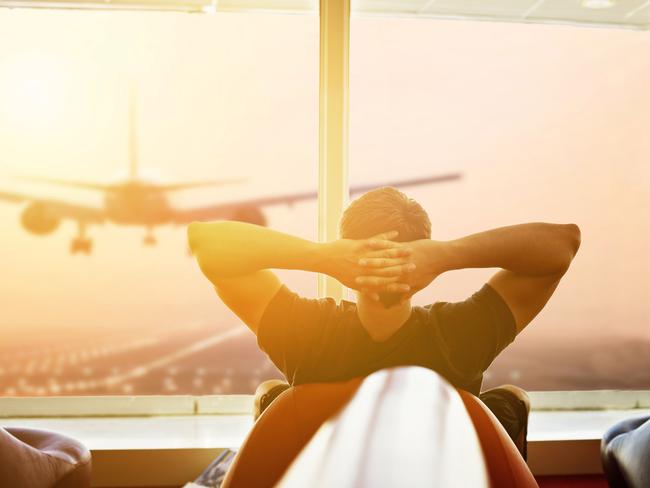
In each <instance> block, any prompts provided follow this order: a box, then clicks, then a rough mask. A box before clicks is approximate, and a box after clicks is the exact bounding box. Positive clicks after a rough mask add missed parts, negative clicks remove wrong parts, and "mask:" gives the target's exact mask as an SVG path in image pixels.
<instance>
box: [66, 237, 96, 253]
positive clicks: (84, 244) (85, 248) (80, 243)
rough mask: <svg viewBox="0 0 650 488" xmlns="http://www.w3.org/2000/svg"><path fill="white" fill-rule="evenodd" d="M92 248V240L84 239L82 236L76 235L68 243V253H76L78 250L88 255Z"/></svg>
mask: <svg viewBox="0 0 650 488" xmlns="http://www.w3.org/2000/svg"><path fill="white" fill-rule="evenodd" d="M92 250H93V241H92V240H91V239H86V238H84V237H77V238H76V239H72V242H71V243H70V254H76V253H78V252H80V253H84V254H86V255H89V254H90V253H91V251H92Z"/></svg>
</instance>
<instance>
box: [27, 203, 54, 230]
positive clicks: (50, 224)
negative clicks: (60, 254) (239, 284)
mask: <svg viewBox="0 0 650 488" xmlns="http://www.w3.org/2000/svg"><path fill="white" fill-rule="evenodd" d="M20 220H21V223H22V224H23V227H24V228H25V229H27V230H28V231H29V232H31V233H32V234H37V235H45V234H50V233H52V232H54V231H55V230H56V229H57V227H59V224H60V223H61V219H59V218H58V217H57V216H55V215H53V214H52V212H51V211H50V209H49V208H48V206H47V205H46V204H44V203H39V202H34V203H30V204H29V206H28V207H27V208H26V209H25V210H24V211H23V214H22V216H21V218H20Z"/></svg>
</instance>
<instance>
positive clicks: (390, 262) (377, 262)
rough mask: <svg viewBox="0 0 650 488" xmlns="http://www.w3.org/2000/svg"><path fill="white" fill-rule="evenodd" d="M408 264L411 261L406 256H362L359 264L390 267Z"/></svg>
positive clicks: (368, 266) (370, 266)
mask: <svg viewBox="0 0 650 488" xmlns="http://www.w3.org/2000/svg"><path fill="white" fill-rule="evenodd" d="M408 264H411V263H409V262H408V260H407V259H406V258H361V259H359V266H365V267H367V268H388V267H394V266H401V265H405V266H406V265H408ZM413 269H415V268H413ZM411 271H413V270H411ZM373 274H374V273H373Z"/></svg>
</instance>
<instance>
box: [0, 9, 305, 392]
mask: <svg viewBox="0 0 650 488" xmlns="http://www.w3.org/2000/svg"><path fill="white" fill-rule="evenodd" d="M234 3H236V2H231V6H232V5H234ZM307 3H309V2H303V4H307ZM314 9H316V10H317V2H314ZM0 32H2V42H1V43H0V222H1V224H0V225H1V227H2V239H0V303H1V306H0V308H1V309H2V312H1V313H0V396H40V395H104V394H109V395H122V394H127V395H149V394H192V395H200V394H228V393H252V392H253V391H254V389H255V388H256V387H257V385H258V384H259V383H260V382H261V381H263V380H265V379H268V378H273V377H276V376H278V374H279V373H278V372H277V371H276V370H275V368H274V366H273V365H272V364H271V363H270V361H268V360H267V358H266V356H265V355H264V354H262V353H261V352H259V351H258V349H257V344H256V341H255V337H254V336H253V335H252V334H251V333H250V332H249V331H248V330H247V328H246V327H244V326H243V325H242V324H241V322H240V321H239V320H238V319H237V317H236V316H234V315H233V314H232V313H231V312H230V311H229V310H228V309H227V308H226V307H225V306H224V305H223V304H222V303H221V301H220V300H219V299H218V297H217V296H216V295H215V293H214V290H213V289H212V287H211V286H210V285H209V283H208V282H207V280H205V278H204V277H203V276H202V275H201V273H200V271H199V269H198V267H197V266H196V264H195V262H194V260H193V258H192V257H191V256H190V255H189V254H188V248H187V243H186V230H185V227H186V225H187V223H188V222H191V221H193V220H214V219H236V220H242V221H246V222H253V223H258V224H265V223H268V225H272V226H273V227H274V228H278V229H280V230H285V231H288V232H292V233H294V234H298V235H301V236H303V237H305V238H309V239H316V229H317V203H316V199H315V196H316V189H317V186H318V181H317V171H318V161H317V156H318V112H317V110H318V16H317V15H284V14H281V13H276V14H273V15H271V14H260V13H245V12H227V13H223V12H216V13H214V14H211V15H188V14H186V13H175V12H125V11H71V10H9V9H0ZM283 277H284V279H285V281H286V282H287V284H288V285H289V286H290V287H291V288H292V289H294V290H296V291H297V292H300V293H302V294H305V295H310V296H315V295H316V286H317V285H316V281H317V280H316V276H314V275H312V276H309V275H302V274H298V273H288V272H287V273H283Z"/></svg>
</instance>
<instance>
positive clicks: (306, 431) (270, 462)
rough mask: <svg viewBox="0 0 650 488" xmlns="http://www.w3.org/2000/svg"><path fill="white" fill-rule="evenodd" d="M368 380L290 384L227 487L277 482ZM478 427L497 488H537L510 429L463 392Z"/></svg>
mask: <svg viewBox="0 0 650 488" xmlns="http://www.w3.org/2000/svg"><path fill="white" fill-rule="evenodd" d="M362 381H363V378H355V379H352V380H349V381H346V382H341V383H315V384H308V385H300V386H295V387H292V388H289V389H288V390H286V391H285V392H283V393H282V394H281V395H280V396H279V397H278V398H276V399H275V400H274V401H273V403H272V404H271V405H270V406H269V407H268V408H267V409H266V410H265V411H264V413H263V414H262V415H261V416H260V418H259V419H258V420H257V422H256V423H255V425H254V426H253V429H252V430H251V432H250V433H249V435H248V436H247V438H246V440H245V441H244V443H243V444H242V446H241V448H240V450H239V452H238V453H237V456H236V457H235V459H234V461H233V464H232V465H231V467H230V469H229V471H228V474H227V475H226V479H225V480H224V483H223V485H222V487H223V488H262V487H264V488H267V487H271V486H274V485H275V484H276V483H277V482H278V481H279V480H280V478H281V477H282V475H283V474H284V472H285V471H286V470H287V468H288V467H289V465H290V464H291V463H292V461H293V460H294V458H295V457H296V456H297V455H298V453H299V452H300V451H301V450H302V449H303V447H304V446H305V445H306V444H307V443H308V442H309V440H310V439H311V438H312V436H313V435H314V434H315V433H316V431H317V430H318V429H319V428H320V426H321V425H322V424H323V423H324V422H325V421H326V420H327V419H328V418H330V417H332V416H333V415H335V414H336V413H338V411H339V410H340V409H341V408H342V407H343V406H344V405H346V404H347V403H348V401H349V400H350V399H351V398H352V396H353V395H354V394H355V393H356V391H357V389H358V388H359V385H360V384H361V382H362ZM459 393H460V395H461V399H462V400H463V403H464V405H465V408H466V409H467V412H468V413H469V416H470V418H471V419H472V422H473V424H474V428H475V429H476V431H477V434H478V437H479V441H480V444H481V449H482V451H483V454H484V457H485V462H486V465H487V469H488V472H489V476H490V484H491V485H492V486H493V487H495V488H535V487H537V486H538V485H537V482H536V481H535V478H534V477H533V475H532V473H531V472H530V470H529V469H528V466H527V465H526V462H525V461H524V460H523V458H522V457H521V455H520V454H519V451H518V450H517V448H516V446H515V445H514V443H513V442H512V441H511V440H510V437H509V436H508V434H507V432H506V431H505V429H504V428H503V427H502V426H501V424H500V423H499V421H498V420H497V419H496V417H495V416H494V415H493V414H492V413H491V412H490V411H489V410H488V408H487V407H486V406H485V405H484V404H483V403H482V402H481V401H480V400H479V399H478V398H476V397H475V396H474V395H472V394H470V393H467V392H465V391H461V390H459Z"/></svg>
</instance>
